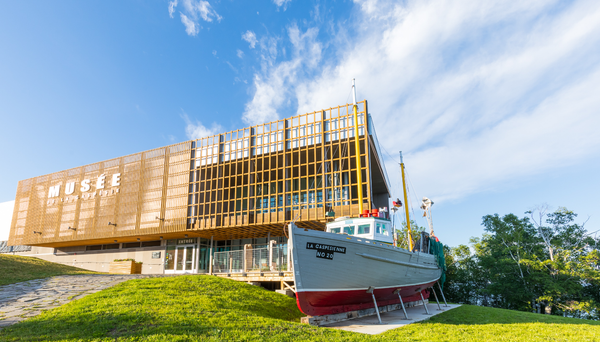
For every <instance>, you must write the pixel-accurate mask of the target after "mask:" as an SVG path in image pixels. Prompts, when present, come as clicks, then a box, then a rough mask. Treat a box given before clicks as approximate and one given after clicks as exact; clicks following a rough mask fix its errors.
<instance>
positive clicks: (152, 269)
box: [7, 246, 166, 274]
mask: <svg viewBox="0 0 600 342" xmlns="http://www.w3.org/2000/svg"><path fill="white" fill-rule="evenodd" d="M165 247H166V246H157V247H140V248H127V249H115V250H99V251H86V250H85V246H82V247H80V248H78V247H70V248H69V249H65V250H61V249H58V248H50V247H35V246H34V247H31V251H28V252H16V253H7V254H12V255H21V256H28V257H35V258H39V259H42V260H46V261H50V262H55V263H59V264H63V265H69V266H74V267H79V268H83V269H86V270H90V271H96V272H106V273H108V267H109V265H110V263H111V261H113V260H115V259H134V260H135V261H141V262H142V274H163V273H164V257H165ZM153 252H160V257H159V258H152V256H153ZM154 256H156V254H154Z"/></svg>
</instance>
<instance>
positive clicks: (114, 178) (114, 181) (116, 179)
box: [111, 173, 121, 186]
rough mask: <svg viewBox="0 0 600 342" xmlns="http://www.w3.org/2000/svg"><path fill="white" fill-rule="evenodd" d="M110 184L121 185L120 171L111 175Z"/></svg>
mask: <svg viewBox="0 0 600 342" xmlns="http://www.w3.org/2000/svg"><path fill="white" fill-rule="evenodd" d="M111 185H112V186H119V185H121V174H120V173H115V174H113V175H112V184H111Z"/></svg>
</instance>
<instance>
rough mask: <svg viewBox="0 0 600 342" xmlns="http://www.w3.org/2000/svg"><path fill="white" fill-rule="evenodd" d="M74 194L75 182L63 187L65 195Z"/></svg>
mask: <svg viewBox="0 0 600 342" xmlns="http://www.w3.org/2000/svg"><path fill="white" fill-rule="evenodd" d="M74 192H75V182H69V183H67V184H66V185H65V195H71V194H72V193H74Z"/></svg>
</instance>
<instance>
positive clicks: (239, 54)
mask: <svg viewBox="0 0 600 342" xmlns="http://www.w3.org/2000/svg"><path fill="white" fill-rule="evenodd" d="M236 54H237V56H238V57H239V58H244V51H242V50H240V49H238V50H237V52H236Z"/></svg>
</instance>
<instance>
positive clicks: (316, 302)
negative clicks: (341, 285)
mask: <svg viewBox="0 0 600 342" xmlns="http://www.w3.org/2000/svg"><path fill="white" fill-rule="evenodd" d="M434 283H435V282H431V283H427V284H422V285H413V286H409V287H403V288H402V290H401V291H400V294H401V295H402V300H403V301H404V303H407V302H414V301H418V300H421V295H420V294H419V292H422V293H423V297H424V298H425V299H427V298H429V291H427V289H428V288H429V287H431V286H432V285H433V284H434ZM396 289H397V287H392V288H385V289H375V290H374V293H375V298H376V299H377V305H378V306H380V307H381V306H384V305H392V304H400V299H398V295H397V294H394V291H395V290H396ZM296 302H297V303H298V308H299V309H300V311H302V312H303V313H304V314H306V315H309V316H322V315H332V314H337V313H342V312H348V311H356V310H364V309H369V308H374V307H375V305H374V304H373V297H371V294H369V293H367V291H366V289H364V290H351V291H310V292H298V293H296Z"/></svg>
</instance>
